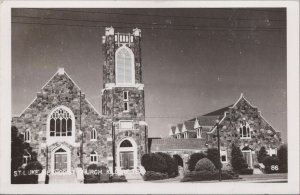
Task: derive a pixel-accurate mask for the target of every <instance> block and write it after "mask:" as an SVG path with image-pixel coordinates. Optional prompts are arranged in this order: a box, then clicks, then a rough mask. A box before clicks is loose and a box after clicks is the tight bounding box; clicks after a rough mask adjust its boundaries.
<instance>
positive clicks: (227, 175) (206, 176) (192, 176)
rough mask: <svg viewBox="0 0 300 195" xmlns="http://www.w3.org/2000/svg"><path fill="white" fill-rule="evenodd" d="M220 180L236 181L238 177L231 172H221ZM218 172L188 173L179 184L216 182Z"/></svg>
mask: <svg viewBox="0 0 300 195" xmlns="http://www.w3.org/2000/svg"><path fill="white" fill-rule="evenodd" d="M221 178H222V180H228V179H238V175H237V174H235V173H233V172H231V171H222V173H221ZM218 179H219V172H218V171H191V172H188V173H187V174H186V175H185V176H184V177H183V179H182V180H181V182H188V181H209V180H218Z"/></svg>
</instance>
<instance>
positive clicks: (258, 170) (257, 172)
mask: <svg viewBox="0 0 300 195" xmlns="http://www.w3.org/2000/svg"><path fill="white" fill-rule="evenodd" d="M260 174H264V173H263V172H262V171H261V170H260V169H259V168H254V169H253V175H260Z"/></svg>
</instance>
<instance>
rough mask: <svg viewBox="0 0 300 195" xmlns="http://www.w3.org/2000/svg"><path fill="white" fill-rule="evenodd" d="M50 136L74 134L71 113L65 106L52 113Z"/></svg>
mask: <svg viewBox="0 0 300 195" xmlns="http://www.w3.org/2000/svg"><path fill="white" fill-rule="evenodd" d="M50 136H51V137H54V136H56V137H60V136H72V118H71V113H69V112H68V111H67V110H65V109H63V108H59V109H57V110H55V111H54V112H53V113H52V115H51V116H50Z"/></svg>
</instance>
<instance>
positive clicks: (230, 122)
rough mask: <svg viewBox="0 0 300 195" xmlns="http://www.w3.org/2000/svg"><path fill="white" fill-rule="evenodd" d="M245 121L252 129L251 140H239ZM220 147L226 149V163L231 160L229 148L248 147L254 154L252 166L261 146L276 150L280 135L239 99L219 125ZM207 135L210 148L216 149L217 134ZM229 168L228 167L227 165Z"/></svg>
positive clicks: (244, 101)
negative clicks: (242, 124)
mask: <svg viewBox="0 0 300 195" xmlns="http://www.w3.org/2000/svg"><path fill="white" fill-rule="evenodd" d="M243 119H245V121H246V122H247V123H248V124H249V125H250V128H251V129H252V132H251V139H241V136H240V132H239V127H240V124H241V122H242V121H243ZM220 130H221V131H220V145H221V148H226V149H227V155H228V161H229V162H230V160H231V146H232V144H235V145H237V146H239V147H240V148H241V149H242V148H243V147H244V146H249V147H250V148H252V149H253V150H254V152H255V154H254V155H253V159H254V164H256V163H257V158H256V155H257V153H258V151H259V150H260V148H261V147H262V146H265V147H266V148H278V147H279V146H280V144H281V138H280V133H279V132H276V131H275V130H274V129H273V128H272V127H271V126H270V125H269V124H268V123H267V122H266V121H265V120H264V119H263V118H262V116H261V114H260V112H259V111H258V109H257V108H256V107H253V106H251V105H250V104H249V103H248V102H247V101H246V100H245V99H241V100H240V101H239V102H238V103H237V104H236V106H235V107H234V108H230V109H229V113H228V114H227V115H226V118H225V119H224V120H223V122H221V124H220ZM207 135H208V142H209V146H210V147H217V132H216V131H214V132H213V133H212V134H207ZM228 166H230V165H228Z"/></svg>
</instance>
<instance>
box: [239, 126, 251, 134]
mask: <svg viewBox="0 0 300 195" xmlns="http://www.w3.org/2000/svg"><path fill="white" fill-rule="evenodd" d="M240 137H241V138H251V132H250V126H249V124H248V123H243V124H242V125H240Z"/></svg>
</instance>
